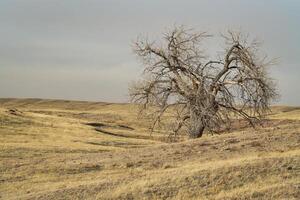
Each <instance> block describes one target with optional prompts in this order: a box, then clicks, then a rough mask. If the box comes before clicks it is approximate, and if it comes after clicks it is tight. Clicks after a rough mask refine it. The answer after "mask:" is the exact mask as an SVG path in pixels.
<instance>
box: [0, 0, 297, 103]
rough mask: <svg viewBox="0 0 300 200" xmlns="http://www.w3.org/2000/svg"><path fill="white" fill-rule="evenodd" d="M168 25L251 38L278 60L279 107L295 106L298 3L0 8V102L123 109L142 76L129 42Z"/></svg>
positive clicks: (15, 0)
mask: <svg viewBox="0 0 300 200" xmlns="http://www.w3.org/2000/svg"><path fill="white" fill-rule="evenodd" d="M174 24H178V25H181V24H183V25H186V26H188V27H192V28H195V29H196V30H199V31H208V32H209V33H211V34H214V35H217V34H218V33H220V32H222V31H225V30H226V29H228V28H230V29H239V30H242V31H244V32H247V33H249V34H250V35H252V36H257V37H258V38H260V39H261V40H263V41H264V45H263V47H262V50H263V51H264V52H266V53H267V54H268V55H269V56H270V57H273V58H279V64H278V65H277V66H274V67H272V68H271V69H270V73H271V75H272V76H273V77H274V78H275V79H276V80H277V83H278V86H279V92H280V94H281V98H280V100H279V102H278V103H279V104H286V105H300V78H299V76H300V66H299V63H300V62H299V57H300V1H298V0H272V1H271V0H251V1H250V0H248V1H246V0H223V1H218V0H185V1H183V0H182V1H179V0H151V1H150V0H148V1H146V0H118V1H117V0H98V1H96V0H0V25H1V27H0V98H5V97H25V98H26V97H31V98H51V99H73V100H92V101H111V102H126V101H127V100H128V96H127V88H128V84H129V83H130V82H131V81H133V80H137V79H138V78H139V76H140V74H141V71H142V65H141V63H140V62H139V61H138V60H137V59H136V56H135V55H134V54H133V53H132V49H131V43H132V41H133V40H134V39H136V38H137V36H138V35H140V34H142V35H147V36H149V38H151V39H155V38H156V37H158V36H160V33H162V32H163V31H165V30H166V28H168V27H172V26H173V25H174ZM212 47H214V48H212V49H215V50H216V51H220V50H222V49H221V47H222V43H215V44H213V45H212ZM210 49H211V48H210Z"/></svg>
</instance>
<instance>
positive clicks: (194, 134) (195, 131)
mask: <svg viewBox="0 0 300 200" xmlns="http://www.w3.org/2000/svg"><path fill="white" fill-rule="evenodd" d="M204 129H205V127H204V126H202V125H201V124H200V125H199V124H198V125H194V126H193V127H192V129H191V130H190V138H200V137H202V135H203V132H204Z"/></svg>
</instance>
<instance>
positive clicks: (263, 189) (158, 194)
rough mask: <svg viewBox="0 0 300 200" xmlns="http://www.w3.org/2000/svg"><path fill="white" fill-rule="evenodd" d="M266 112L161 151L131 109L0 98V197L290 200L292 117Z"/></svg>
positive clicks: (294, 183)
mask: <svg viewBox="0 0 300 200" xmlns="http://www.w3.org/2000/svg"><path fill="white" fill-rule="evenodd" d="M13 108H17V109H18V110H16V111H13V110H11V109H13ZM273 110H274V113H273V114H272V115H270V118H271V119H274V120H273V121H271V122H268V123H267V124H265V126H264V127H263V128H259V129H257V130H253V129H249V128H245V129H239V130H236V131H234V132H231V133H226V134H222V135H218V136H204V137H203V138H201V139H197V140H192V141H184V142H180V143H172V144H169V143H164V142H162V138H161V136H160V135H159V134H158V135H154V136H153V137H150V136H149V134H148V130H147V128H146V127H147V126H146V125H147V123H146V122H145V121H143V120H137V118H136V115H135V113H136V108H135V107H134V106H133V105H130V104H108V103H91V102H74V101H55V100H39V99H0V135H1V137H0V198H2V199H36V198H40V199H68V198H69V199H83V198H84V199H95V198H98V199H167V198H170V199H298V198H299V197H300V193H299V191H300V135H299V133H300V121H299V120H300V108H295V107H274V108H273ZM94 122H97V123H101V124H100V125H101V126H100V128H99V127H98V131H97V130H95V127H92V126H90V125H87V123H94ZM98 125H99V124H98Z"/></svg>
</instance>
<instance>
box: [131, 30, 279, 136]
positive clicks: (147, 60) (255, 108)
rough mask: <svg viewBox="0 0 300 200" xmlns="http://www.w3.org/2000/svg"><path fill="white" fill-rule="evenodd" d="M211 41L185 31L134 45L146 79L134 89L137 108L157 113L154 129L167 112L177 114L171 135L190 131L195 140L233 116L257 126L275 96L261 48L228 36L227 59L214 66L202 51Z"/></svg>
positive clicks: (237, 35) (231, 34)
mask: <svg viewBox="0 0 300 200" xmlns="http://www.w3.org/2000/svg"><path fill="white" fill-rule="evenodd" d="M210 37H212V36H211V35H208V34H207V33H205V32H195V31H193V30H192V29H186V28H184V27H182V26H180V27H175V28H174V29H173V30H171V31H169V32H167V33H165V34H164V35H163V38H162V40H161V42H160V43H159V44H157V43H156V42H149V41H148V40H146V39H138V40H137V41H136V42H135V43H134V51H135V53H136V54H137V55H138V57H139V58H141V60H142V61H143V64H144V65H145V71H144V78H143V79H142V80H140V81H138V82H136V83H135V84H133V85H132V87H130V89H129V92H130V96H131V98H132V101H133V102H136V103H139V104H141V105H142V108H143V109H147V108H151V110H152V111H153V110H154V113H153V114H154V115H153V116H154V118H153V124H152V127H151V129H152V130H153V129H154V128H155V126H156V125H157V124H159V123H160V121H161V118H162V116H163V115H164V113H165V112H166V111H167V110H168V109H172V110H173V112H174V110H175V112H174V113H177V114H176V116H174V117H175V118H174V123H176V124H175V125H174V126H173V127H174V130H173V133H174V134H175V135H177V134H178V131H179V130H180V129H181V128H183V127H186V128H187V130H188V134H189V136H190V137H191V138H198V137H201V136H202V134H203V131H204V130H207V131H210V132H217V131H219V130H220V129H221V128H222V127H224V126H225V125H229V124H230V122H231V121H232V120H233V119H234V118H233V116H240V117H242V118H244V119H246V120H247V121H248V122H249V123H250V124H251V125H253V126H254V125H255V123H256V122H258V121H259V120H260V119H262V117H263V116H264V114H265V113H266V111H268V109H269V105H270V102H271V101H272V100H273V99H274V98H275V97H276V96H277V94H276V90H275V85H274V81H273V80H272V79H271V78H269V76H268V73H267V66H269V65H271V64H272V62H271V61H267V60H266V57H263V58H260V57H259V52H258V50H259V48H258V47H259V43H258V42H257V41H256V40H253V41H251V42H249V41H248V40H249V39H248V38H247V37H244V36H243V35H242V34H241V33H236V32H232V31H228V33H226V35H222V37H223V39H224V40H225V45H226V46H227V47H226V48H225V51H224V53H222V55H219V56H218V57H219V58H218V59H216V60H213V59H210V58H208V57H207V56H205V54H204V51H202V48H201V47H202V46H203V44H202V43H203V41H204V40H205V39H207V38H210Z"/></svg>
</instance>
